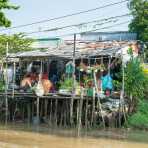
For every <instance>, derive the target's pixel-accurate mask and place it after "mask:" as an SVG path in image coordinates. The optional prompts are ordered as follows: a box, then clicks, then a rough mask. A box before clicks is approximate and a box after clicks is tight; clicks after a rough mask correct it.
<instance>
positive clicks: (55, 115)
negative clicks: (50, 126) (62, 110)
mask: <svg viewBox="0 0 148 148" xmlns="http://www.w3.org/2000/svg"><path fill="white" fill-rule="evenodd" d="M57 108H58V100H57V99H56V100H55V112H54V120H55V123H54V125H55V126H57Z"/></svg>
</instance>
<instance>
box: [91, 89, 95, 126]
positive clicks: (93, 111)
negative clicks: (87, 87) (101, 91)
mask: <svg viewBox="0 0 148 148" xmlns="http://www.w3.org/2000/svg"><path fill="white" fill-rule="evenodd" d="M95 98H96V91H95V87H93V102H92V115H91V126H93V124H94V114H95Z"/></svg>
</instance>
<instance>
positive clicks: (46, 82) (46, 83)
mask: <svg viewBox="0 0 148 148" xmlns="http://www.w3.org/2000/svg"><path fill="white" fill-rule="evenodd" d="M42 85H43V88H44V93H45V95H46V94H48V93H49V92H50V91H51V90H52V88H53V84H52V82H51V81H50V80H49V79H48V75H47V74H46V73H44V74H43V75H42Z"/></svg>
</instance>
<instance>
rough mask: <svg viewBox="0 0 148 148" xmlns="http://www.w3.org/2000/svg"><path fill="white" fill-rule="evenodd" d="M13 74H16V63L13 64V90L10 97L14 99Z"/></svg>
mask: <svg viewBox="0 0 148 148" xmlns="http://www.w3.org/2000/svg"><path fill="white" fill-rule="evenodd" d="M15 74H16V63H15V62H13V90H12V97H13V98H14V91H15V89H14V86H15V77H16V76H15Z"/></svg>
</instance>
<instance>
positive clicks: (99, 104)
mask: <svg viewBox="0 0 148 148" xmlns="http://www.w3.org/2000/svg"><path fill="white" fill-rule="evenodd" d="M93 75H94V82H95V88H96V92H97V97H98V106H99V110H100V114H101V117H102V122H103V126H104V128H105V121H104V117H103V114H102V106H101V102H100V96H99V90H98V85H97V80H96V74H95V72H93Z"/></svg>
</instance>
